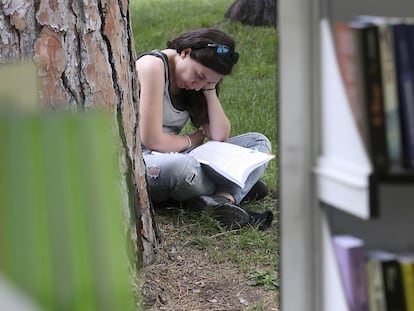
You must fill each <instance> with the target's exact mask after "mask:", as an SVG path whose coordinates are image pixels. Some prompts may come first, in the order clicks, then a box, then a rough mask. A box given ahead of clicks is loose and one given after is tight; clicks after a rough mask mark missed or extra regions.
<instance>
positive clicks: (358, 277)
mask: <svg viewBox="0 0 414 311" xmlns="http://www.w3.org/2000/svg"><path fill="white" fill-rule="evenodd" d="M334 249H335V255H336V258H337V262H338V267H339V271H340V274H341V279H342V283H343V286H344V291H345V296H346V299H347V302H348V305H349V309H350V310H352V311H368V310H369V309H368V308H369V306H368V293H367V282H366V270H365V257H364V247H363V245H361V246H352V247H346V246H343V245H341V244H339V243H337V242H336V241H335V238H334Z"/></svg>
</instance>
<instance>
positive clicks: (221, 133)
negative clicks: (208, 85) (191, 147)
mask: <svg viewBox="0 0 414 311" xmlns="http://www.w3.org/2000/svg"><path fill="white" fill-rule="evenodd" d="M203 93H204V96H205V97H206V100H207V109H208V120H209V123H208V124H205V125H204V126H203V128H204V131H205V133H206V135H207V137H208V138H209V139H211V140H217V141H224V140H226V139H227V138H229V137H230V132H231V124H230V120H229V119H228V117H227V116H226V114H225V112H224V110H223V107H222V106H221V103H220V101H219V99H218V97H217V92H216V89H212V90H204V91H203Z"/></svg>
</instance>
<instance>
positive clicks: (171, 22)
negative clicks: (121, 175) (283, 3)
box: [131, 0, 279, 310]
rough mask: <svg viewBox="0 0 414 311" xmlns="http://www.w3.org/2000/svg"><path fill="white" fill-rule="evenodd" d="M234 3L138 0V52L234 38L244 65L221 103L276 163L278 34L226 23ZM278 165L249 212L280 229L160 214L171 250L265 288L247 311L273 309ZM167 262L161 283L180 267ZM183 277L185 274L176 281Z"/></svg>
mask: <svg viewBox="0 0 414 311" xmlns="http://www.w3.org/2000/svg"><path fill="white" fill-rule="evenodd" d="M232 2H233V0H190V1H185V0H132V1H131V13H132V25H133V33H134V40H135V46H136V51H137V54H140V53H141V52H144V51H148V50H152V49H163V48H165V47H166V42H167V40H169V39H171V38H173V37H175V36H176V35H178V34H180V33H182V32H185V31H188V30H190V29H194V28H199V27H211V26H214V27H219V28H220V29H222V30H224V31H226V32H228V33H229V34H231V35H232V36H233V37H234V38H235V40H236V42H237V47H236V50H237V51H238V52H239V53H240V60H239V62H238V63H237V65H236V66H235V68H234V70H233V73H232V74H231V75H230V76H227V77H225V79H224V81H223V84H222V87H221V89H220V100H221V102H222V104H223V107H224V109H225V111H226V113H227V115H228V117H229V118H230V120H231V122H232V135H233V136H234V135H237V134H241V133H245V132H249V131H257V132H261V133H263V134H265V135H266V136H267V137H269V139H270V140H271V142H272V145H273V152H274V153H275V154H276V156H277V154H278V144H277V143H278V142H277V135H278V134H277V87H276V86H277V30H276V28H273V27H252V26H246V25H242V24H240V23H234V22H229V21H225V20H224V13H225V12H226V10H227V9H228V7H229V6H230V5H231V4H232ZM277 161H278V158H277V157H276V158H275V159H274V160H272V161H270V164H269V166H268V169H267V170H266V173H265V175H264V176H263V180H264V181H265V182H266V183H267V184H268V186H269V189H270V195H269V196H268V197H267V198H266V199H264V200H263V201H259V202H253V203H248V204H246V205H243V206H244V207H246V208H248V209H250V210H264V209H270V210H272V211H273V213H274V214H275V221H274V225H272V227H271V228H270V229H269V230H267V231H265V232H262V231H257V230H256V229H252V228H243V229H241V230H238V231H236V232H223V231H220V228H217V224H216V222H215V221H214V220H213V219H212V218H211V217H209V215H204V216H205V217H204V216H203V217H194V216H193V215H189V214H188V213H186V212H185V211H183V210H166V211H157V213H156V216H157V218H156V219H157V221H158V222H159V223H158V225H159V227H160V228H161V231H162V234H163V237H164V243H165V244H164V247H165V248H168V249H179V250H180V252H181V253H180V256H181V257H183V258H186V255H187V254H193V255H194V256H196V255H195V254H199V253H200V252H201V254H202V256H201V258H203V260H206V261H207V260H208V261H209V262H210V264H211V265H212V266H213V268H212V269H213V270H214V266H215V265H217V267H219V266H220V265H226V264H229V263H230V265H231V266H232V267H234V268H235V269H236V270H237V271H238V273H239V274H240V273H241V274H242V275H244V277H245V282H246V284H249V285H251V286H252V287H254V288H255V289H257V287H261V288H263V292H262V297H263V299H262V300H263V301H259V302H257V303H256V304H251V306H249V308H248V309H246V310H275V309H274V308H273V307H274V306H275V303H274V297H275V296H277V286H278V273H277V270H278V251H279V245H278V242H277V240H278V239H277V234H278V206H277V202H278V178H277V176H278V171H277V167H278V165H277V164H278V162H277ZM184 246H185V247H184ZM161 253H162V252H161V251H160V254H161ZM203 254H206V255H203ZM193 255H191V256H193ZM159 256H162V255H159ZM161 261H162V265H161V266H160V267H154V268H153V273H154V278H158V276H157V275H159V270H160V269H161V270H162V269H163V267H165V265H168V264H174V263H170V262H169V261H166V260H165V259H164V258H161ZM186 262H187V264H188V266H189V267H187V268H186V269H190V268H191V266H192V265H193V263H192V262H190V261H186ZM197 264H199V263H197ZM176 270H177V271H182V270H183V268H182V267H177V266H171V267H169V268H168V271H170V272H169V274H170V279H171V280H172V283H173V282H174V280H173V279H174V277H175V275H173V274H174V271H176ZM146 273H147V276H146V278H147V279H148V278H149V279H150V278H151V276H152V274H151V273H149V272H148V271H147V272H146ZM181 277H182V272H180V274H179V275H177V279H179V278H181ZM176 286H178V285H177V284H164V287H165V291H166V292H168V288H170V287H171V288H173V287H176ZM229 290H230V289H229ZM269 290H270V292H272V296H271V298H270V300H271V302H270V305H272V308H269V309H267V308H266V307H265V306H266V305H268V304H269V294H268V292H269ZM171 295H172V296H173V294H171ZM266 297H267V298H266ZM272 297H273V298H272ZM182 303H183V304H184V303H185V301H184V300H183V301H182ZM192 308H194V307H189V305H188V304H187V305H186V306H185V307H184V306H183V308H182V310H184V309H186V310H190V309H192ZM167 309H168V307H167ZM178 309H180V308H177V310H178ZM180 310H181V309H180ZM243 310H245V309H243Z"/></svg>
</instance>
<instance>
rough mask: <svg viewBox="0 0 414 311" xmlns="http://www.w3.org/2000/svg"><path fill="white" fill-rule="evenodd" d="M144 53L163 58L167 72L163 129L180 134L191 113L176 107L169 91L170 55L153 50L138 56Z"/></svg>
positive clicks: (165, 71)
mask: <svg viewBox="0 0 414 311" xmlns="http://www.w3.org/2000/svg"><path fill="white" fill-rule="evenodd" d="M144 55H153V56H155V57H159V58H161V59H162V61H163V63H164V73H165V87H164V101H163V109H162V110H163V121H162V124H163V130H164V132H166V133H173V134H178V133H180V131H181V129H182V128H183V127H184V125H185V124H186V122H187V121H188V118H189V115H188V112H187V111H186V110H179V109H177V108H175V107H174V105H173V102H172V100H171V95H170V92H169V87H170V72H169V67H168V57H167V55H165V54H164V53H162V52H161V51H160V50H153V51H151V52H146V53H143V54H141V55H140V56H139V57H138V58H140V57H142V56H144Z"/></svg>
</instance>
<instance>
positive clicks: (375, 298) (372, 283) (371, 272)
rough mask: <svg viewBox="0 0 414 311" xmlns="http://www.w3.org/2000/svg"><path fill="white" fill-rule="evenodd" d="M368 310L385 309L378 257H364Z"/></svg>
mask: <svg viewBox="0 0 414 311" xmlns="http://www.w3.org/2000/svg"><path fill="white" fill-rule="evenodd" d="M365 266H366V271H367V290H368V300H369V311H387V306H386V301H385V289H384V282H383V277H382V268H381V263H380V261H379V260H378V259H375V258H367V259H366V264H365Z"/></svg>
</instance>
